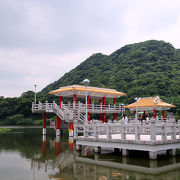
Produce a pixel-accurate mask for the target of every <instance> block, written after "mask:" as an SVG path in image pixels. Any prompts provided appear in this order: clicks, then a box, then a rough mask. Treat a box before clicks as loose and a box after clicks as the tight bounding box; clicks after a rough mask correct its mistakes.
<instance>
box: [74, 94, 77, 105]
mask: <svg viewBox="0 0 180 180" xmlns="http://www.w3.org/2000/svg"><path fill="white" fill-rule="evenodd" d="M73 103H75V107H76V106H77V95H76V94H73Z"/></svg>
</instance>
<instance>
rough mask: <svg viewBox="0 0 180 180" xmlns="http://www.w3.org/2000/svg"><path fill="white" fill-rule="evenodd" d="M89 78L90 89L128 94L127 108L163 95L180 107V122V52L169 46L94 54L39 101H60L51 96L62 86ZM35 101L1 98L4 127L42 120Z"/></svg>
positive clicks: (136, 46) (0, 117) (146, 45)
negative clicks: (141, 99) (35, 111)
mask: <svg viewBox="0 0 180 180" xmlns="http://www.w3.org/2000/svg"><path fill="white" fill-rule="evenodd" d="M85 78H88V79H89V80H90V81H91V83H90V86H98V87H107V88H114V89H117V90H119V91H122V92H125V93H126V94H127V96H125V97H121V99H120V100H121V102H123V103H125V104H128V103H131V102H133V101H134V98H135V97H147V96H156V95H159V96H160V97H161V98H162V99H163V100H164V101H167V102H169V103H173V104H174V105H176V106H177V108H176V109H174V113H175V115H176V119H180V50H179V49H175V48H174V47H173V46H172V45H171V44H169V43H166V42H164V41H156V40H150V41H146V42H141V43H136V44H131V45H126V46H124V47H122V48H120V49H118V50H117V51H115V52H113V53H112V54H110V55H103V54H101V53H98V54H93V55H92V56H90V57H89V58H88V59H86V60H85V61H84V62H82V63H81V64H80V65H79V66H77V67H76V68H75V69H72V70H71V71H70V72H68V73H66V74H65V75H64V76H63V77H61V78H60V79H59V80H57V81H55V82H54V83H52V84H50V85H48V86H47V87H45V88H44V89H43V90H42V91H41V92H40V93H38V95H37V100H38V101H45V100H48V101H52V100H53V99H54V100H57V98H55V97H54V96H52V95H51V96H50V95H48V94H47V93H48V92H49V91H51V90H55V89H57V88H59V87H60V86H66V85H71V84H82V81H83V79H85ZM33 100H34V93H33V92H32V91H28V92H25V93H23V94H22V96H21V97H19V98H4V97H0V120H1V121H0V124H32V123H34V122H32V118H33V117H34V119H36V118H39V119H40V118H41V116H40V115H37V114H32V112H31V103H32V101H33ZM35 116H36V117H35ZM29 117H30V118H31V119H30V118H29ZM33 121H34V120H33Z"/></svg>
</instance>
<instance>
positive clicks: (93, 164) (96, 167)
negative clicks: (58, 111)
mask: <svg viewBox="0 0 180 180" xmlns="http://www.w3.org/2000/svg"><path fill="white" fill-rule="evenodd" d="M18 131H19V130H18ZM21 132H22V133H15V134H13V133H10V134H5V135H0V179H3V180H4V179H5V180H6V179H13V180H14V179H15V180H16V179H26V180H30V179H34V180H37V179H38V180H39V179H43V180H44V179H59V180H60V179H61V180H62V179H63V180H65V179H66V180H71V179H75V180H81V179H82V180H84V179H93V180H106V179H107V180H109V179H110V180H111V179H112V180H115V179H120V180H126V179H127V180H137V179H138V180H146V179H147V180H152V179H153V180H165V179H170V180H175V179H176V180H177V179H180V171H179V170H180V157H179V156H177V157H172V158H170V157H166V156H161V157H160V158H159V159H158V161H156V160H154V161H152V160H151V161H150V160H147V159H145V158H142V157H141V156H137V157H136V158H135V157H134V156H133V157H130V158H128V157H126V158H125V157H121V156H120V153H119V152H118V153H116V154H115V153H112V152H110V150H109V151H102V152H103V153H102V154H97V153H94V151H93V149H92V148H90V147H83V149H82V151H76V150H75V149H76V148H75V142H74V141H73V138H70V139H69V138H68V136H63V137H60V136H57V137H56V136H55V135H54V134H52V135H51V134H48V135H47V136H42V135H41V129H39V130H37V129H36V130H34V129H31V130H29V129H26V130H21ZM9 169H11V171H9Z"/></svg>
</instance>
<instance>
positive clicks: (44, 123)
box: [42, 112, 46, 135]
mask: <svg viewBox="0 0 180 180" xmlns="http://www.w3.org/2000/svg"><path fill="white" fill-rule="evenodd" d="M42 134H43V135H46V112H43V132H42Z"/></svg>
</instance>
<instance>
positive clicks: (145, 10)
mask: <svg viewBox="0 0 180 180" xmlns="http://www.w3.org/2000/svg"><path fill="white" fill-rule="evenodd" d="M179 8H180V1H179V0H172V1H170V0H158V1H157V0H151V1H144V0H136V1H134V0H127V1H124V0H112V1H109V0H98V1H97V0H91V1H83V0H76V1H74V0H69V1H66V0H61V1H59V0H53V1H49V0H26V1H21V0H16V1H14V0H1V1H0V25H1V28H0V83H1V86H2V87H1V89H0V95H4V96H19V95H21V93H22V92H23V91H27V90H33V88H34V87H33V85H34V84H38V90H41V89H42V88H44V87H45V86H46V85H48V84H49V83H51V82H53V81H56V80H57V79H59V78H60V77H61V76H62V75H63V74H64V73H66V72H68V71H69V70H71V69H72V68H74V67H75V66H77V65H78V64H79V63H80V62H82V61H83V60H85V59H86V58H88V57H89V56H90V55H91V54H93V53H97V52H101V53H104V54H110V53H112V52H113V51H114V50H116V49H118V48H120V47H122V46H123V45H126V44H129V43H135V42H140V41H145V40H149V39H158V40H165V41H168V42H170V43H172V44H173V45H174V46H175V47H176V48H179V47H180V40H179V39H178V37H179V29H180V11H179Z"/></svg>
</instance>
